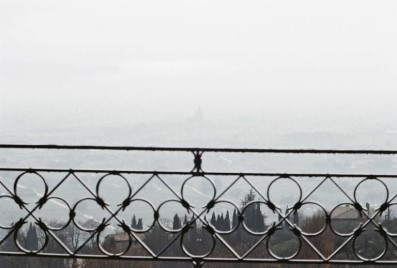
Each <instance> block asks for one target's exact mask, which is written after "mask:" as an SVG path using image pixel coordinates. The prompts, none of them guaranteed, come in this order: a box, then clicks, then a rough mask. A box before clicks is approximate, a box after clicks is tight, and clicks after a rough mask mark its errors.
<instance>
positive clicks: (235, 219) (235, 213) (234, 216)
mask: <svg viewBox="0 0 397 268" xmlns="http://www.w3.org/2000/svg"><path fill="white" fill-rule="evenodd" d="M237 224H238V217H237V209H234V211H233V216H232V228H235V227H236V226H237Z"/></svg>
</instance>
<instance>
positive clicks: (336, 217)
mask: <svg viewBox="0 0 397 268" xmlns="http://www.w3.org/2000/svg"><path fill="white" fill-rule="evenodd" d="M365 212H366V213H368V215H369V216H370V217H371V216H372V215H373V214H374V213H375V209H374V208H371V207H370V205H369V204H368V203H367V204H366V209H365ZM378 218H379V217H376V218H375V219H378ZM365 219H366V217H365V216H364V215H363V214H360V213H359V211H358V210H357V209H356V208H355V207H354V206H352V205H349V204H346V205H345V206H338V207H337V208H335V209H334V210H333V211H332V214H331V220H332V221H334V222H337V221H350V222H351V221H354V222H356V221H360V222H361V221H363V220H365Z"/></svg>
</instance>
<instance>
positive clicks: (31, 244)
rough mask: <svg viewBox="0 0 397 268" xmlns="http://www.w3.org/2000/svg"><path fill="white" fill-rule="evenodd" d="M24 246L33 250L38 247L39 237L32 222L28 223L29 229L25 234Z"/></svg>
mask: <svg viewBox="0 0 397 268" xmlns="http://www.w3.org/2000/svg"><path fill="white" fill-rule="evenodd" d="M26 248H27V249H28V250H33V251H35V250H37V249H38V248H39V239H38V237H37V232H36V227H34V226H33V224H32V223H30V224H29V229H28V232H27V234H26Z"/></svg>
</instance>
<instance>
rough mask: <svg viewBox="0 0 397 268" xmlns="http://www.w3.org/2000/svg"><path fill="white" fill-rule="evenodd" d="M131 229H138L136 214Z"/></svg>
mask: <svg viewBox="0 0 397 268" xmlns="http://www.w3.org/2000/svg"><path fill="white" fill-rule="evenodd" d="M131 227H132V228H133V229H137V223H136V218H135V214H134V216H132V220H131Z"/></svg>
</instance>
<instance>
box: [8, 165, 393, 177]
mask: <svg viewBox="0 0 397 268" xmlns="http://www.w3.org/2000/svg"><path fill="white" fill-rule="evenodd" d="M0 171H16V172H62V173H65V172H73V173H110V174H112V173H116V174H117V173H120V174H148V175H153V174H158V175H190V176H193V175H194V176H207V175H208V176H264V177H282V176H291V177H337V178H343V177H345V178H366V177H377V178H397V175H393V174H343V173H338V174H332V173H260V172H194V171H188V172H186V171H152V170H106V169H54V168H52V169H48V168H3V167H0Z"/></svg>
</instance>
